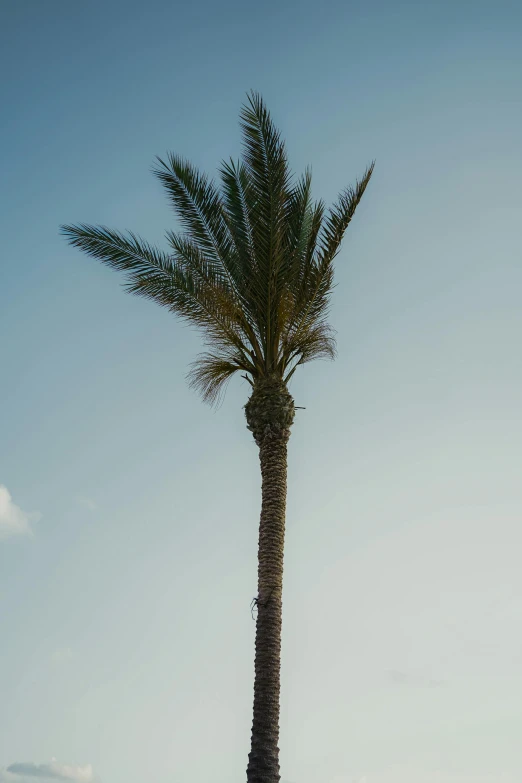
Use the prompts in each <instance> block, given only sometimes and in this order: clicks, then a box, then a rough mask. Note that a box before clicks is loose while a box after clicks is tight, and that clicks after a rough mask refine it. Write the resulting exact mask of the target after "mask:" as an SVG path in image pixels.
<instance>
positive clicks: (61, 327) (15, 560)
mask: <svg viewBox="0 0 522 783" xmlns="http://www.w3.org/2000/svg"><path fill="white" fill-rule="evenodd" d="M0 61H1V62H0V65H1V69H2V73H3V75H4V78H3V79H2V84H1V87H0V105H1V106H2V107H3V111H2V118H1V123H0V171H1V187H0V230H1V236H2V247H1V254H0V356H1V360H0V629H1V649H2V653H1V656H0V661H1V662H0V781H1V783H33V782H34V780H35V779H36V778H39V779H40V780H42V781H44V783H45V782H46V781H47V782H48V781H53V780H54V781H56V780H61V781H76V783H95V782H98V781H99V783H142V781H143V780H147V781H154V783H209V782H210V781H212V783H241V781H244V779H245V769H246V763H247V754H248V750H249V738H250V726H251V708H252V685H253V644H254V630H255V625H254V623H253V621H252V618H251V615H250V609H249V606H250V602H251V599H252V597H253V596H254V595H255V593H256V550H257V525H258V520H259V504H260V477H259V466H258V456H257V452H256V447H255V444H254V442H253V439H252V437H251V435H250V433H249V432H248V431H247V429H246V426H245V420H244V412H243V410H242V406H243V405H244V404H245V402H246V400H247V396H248V386H247V384H246V383H245V382H243V381H242V380H240V379H239V380H237V381H234V382H232V384H231V385H230V387H229V390H228V392H227V396H226V398H225V400H224V402H223V404H222V406H221V407H220V408H219V409H218V410H212V409H210V408H208V407H207V406H205V405H204V404H202V403H201V402H200V400H199V399H198V397H197V396H196V395H195V393H194V392H193V391H191V390H190V389H189V388H188V386H187V384H186V381H185V374H186V371H187V369H188V365H189V363H190V361H191V360H192V359H193V357H194V356H195V355H196V354H197V353H198V351H199V350H200V346H201V343H200V338H199V336H198V335H197V334H195V333H193V332H192V331H190V330H189V329H187V328H186V327H185V326H183V325H182V324H180V323H179V322H178V321H176V320H175V319H174V318H173V317H172V316H171V315H169V314H168V313H167V312H166V311H164V310H161V309H159V308H157V307H155V306H154V305H153V304H152V303H150V302H147V301H146V300H142V299H138V298H136V297H130V296H128V295H126V294H125V293H124V291H123V289H122V287H121V285H120V283H121V280H120V279H119V278H118V275H117V274H116V273H114V272H111V271H110V270H108V269H106V268H105V267H103V266H102V265H101V264H100V263H98V262H96V261H94V260H93V259H90V258H88V257H87V256H85V255H83V254H81V253H80V252H79V251H77V250H75V249H73V248H71V247H70V246H68V245H67V244H66V242H65V241H64V239H63V238H62V237H61V236H60V234H59V226H60V224H63V223H75V222H80V221H82V222H87V223H95V224H105V225H108V226H110V227H113V228H117V229H122V230H124V229H132V230H134V231H135V232H137V233H139V234H141V235H142V236H144V237H146V238H147V239H148V240H150V241H151V242H155V243H157V244H158V245H160V246H162V247H165V243H164V232H165V230H167V229H175V228H176V226H177V225H178V224H177V223H176V220H175V218H174V216H173V215H172V214H171V212H170V207H169V205H168V203H167V200H166V198H165V197H164V195H163V193H162V191H161V186H160V183H159V182H158V181H157V180H156V179H155V178H154V177H153V176H152V174H151V172H150V168H151V166H152V165H153V163H154V157H155V155H164V154H165V153H166V152H167V151H169V150H171V151H173V152H175V153H178V154H181V155H183V156H186V157H188V158H189V159H190V160H191V161H192V162H193V163H194V164H196V165H198V166H199V167H200V168H201V169H202V170H204V171H206V172H207V173H209V174H214V173H215V172H216V171H217V169H218V166H219V164H220V162H221V161H222V160H223V159H225V158H229V157H230V156H232V157H234V158H237V157H238V155H239V154H240V131H239V127H238V115H239V110H240V107H241V105H242V103H243V102H244V101H245V97H246V93H247V92H248V91H249V90H251V89H255V90H258V91H260V92H261V93H262V95H263V96H264V98H265V100H266V102H267V104H268V107H269V109H270V111H271V113H272V115H273V119H274V121H275V123H276V124H277V126H278V127H279V128H280V129H281V131H282V133H283V136H284V137H285V139H286V142H287V145H288V153H289V158H290V163H291V166H292V169H293V170H294V171H295V172H296V173H300V172H302V171H303V170H304V169H305V167H306V166H307V165H308V164H310V165H311V166H312V171H313V183H314V194H315V195H316V196H317V197H322V198H324V199H325V200H326V201H327V202H328V203H331V202H332V201H333V200H334V198H335V197H336V196H337V194H338V192H339V191H340V190H342V189H343V188H344V187H346V186H347V185H350V184H353V183H354V182H355V179H356V178H357V177H358V176H360V175H361V174H362V173H363V171H364V170H365V168H366V166H367V165H368V164H369V162H370V161H371V160H373V159H376V167H375V171H374V174H373V177H372V180H371V183H370V185H369V187H368V190H367V191H366V194H365V196H364V199H363V202H362V203H361V204H360V206H359V208H358V210H357V213H356V216H355V219H354V221H353V223H352V225H351V226H350V229H349V231H348V234H347V237H346V240H345V243H344V245H343V249H342V252H341V253H340V255H339V257H338V259H337V262H336V263H337V267H336V268H337V278H336V280H337V287H336V289H335V293H334V298H333V306H332V313H331V322H332V325H333V326H334V328H335V329H336V330H337V334H338V351H339V355H338V358H337V360H336V361H335V362H334V363H330V362H316V363H314V364H310V365H308V366H306V367H304V368H302V371H301V372H300V373H299V374H298V373H296V374H295V376H294V378H293V380H292V386H291V391H292V394H293V395H294V398H295V401H296V405H299V406H302V407H304V408H305V409H304V410H299V411H298V416H297V417H296V421H295V424H294V426H293V429H292V437H291V440H290V446H289V481H288V490H289V495H288V508H287V537H286V553H285V587H284V630H283V652H282V667H283V668H282V708H281V740H280V747H281V770H282V778H283V781H284V783H399V781H400V783H520V782H521V781H522V756H521V755H520V750H519V746H520V736H521V734H522V625H521V623H520V615H521V612H522V571H521V569H520V552H521V548H522V511H521V508H522V502H521V501H522V482H521V481H520V465H521V460H522V415H521V410H522V404H521V401H522V353H521V350H520V340H521V335H522V309H521V307H520V301H521V291H522V263H521V250H522V239H521V236H522V235H521V232H520V224H521V221H520V213H521V209H522V196H521V188H520V183H521V182H522V158H521V156H520V128H521V127H522V104H521V102H520V83H521V79H522V6H520V3H518V2H515V1H513V2H507V1H505V0H498V2H496V3H490V2H487V3H486V2H483V1H482V0H477V1H476V2H474V3H470V2H459V1H458V0H457V2H455V1H453V2H449V1H448V0H443V1H441V2H437V3H427V2H426V3H416V2H415V3H414V2H401V0H399V2H394V3H388V2H384V1H383V0H365V2H350V1H349V0H332V1H330V2H329V1H328V0H327V2H325V3H322V4H319V3H311V2H309V0H304V1H303V2H300V3H298V2H293V1H292V0H280V1H279V2H277V3H276V2H273V1H272V0H265V2H263V3H252V2H241V3H240V2H236V0H221V2H219V3H211V2H208V0H206V1H205V2H195V3H179V2H166V0H148V2H147V3H136V2H134V1H133V0H128V1H127V2H125V3H124V2H115V1H114V0H105V1H104V2H101V0H91V1H90V2H88V3H75V2H73V3H71V2H65V1H62V0H46V2H41V0H3V2H2V3H0Z"/></svg>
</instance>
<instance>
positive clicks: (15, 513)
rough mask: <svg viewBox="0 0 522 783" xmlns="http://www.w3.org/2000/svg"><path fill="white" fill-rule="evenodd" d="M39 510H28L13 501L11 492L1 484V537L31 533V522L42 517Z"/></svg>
mask: <svg viewBox="0 0 522 783" xmlns="http://www.w3.org/2000/svg"><path fill="white" fill-rule="evenodd" d="M41 516H42V515H41V514H40V512H38V511H33V512H26V511H22V509H21V508H20V507H19V506H17V505H16V503H14V502H13V498H12V497H11V493H10V492H9V490H8V489H7V487H6V486H4V484H0V539H5V538H10V537H11V536H19V535H31V534H32V529H31V523H32V522H38V521H39V520H40V519H41Z"/></svg>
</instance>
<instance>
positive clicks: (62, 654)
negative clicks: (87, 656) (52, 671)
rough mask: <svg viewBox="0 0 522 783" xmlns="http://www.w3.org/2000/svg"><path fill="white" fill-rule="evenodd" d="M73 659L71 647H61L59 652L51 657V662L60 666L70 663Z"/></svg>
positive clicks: (56, 651)
mask: <svg viewBox="0 0 522 783" xmlns="http://www.w3.org/2000/svg"><path fill="white" fill-rule="evenodd" d="M72 657H73V654H72V650H71V648H70V647H59V648H58V649H57V650H55V651H54V652H53V654H52V655H51V661H52V662H53V663H54V664H56V665H57V666H60V665H61V664H64V663H67V661H70V660H71V658H72Z"/></svg>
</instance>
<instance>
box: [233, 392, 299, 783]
mask: <svg viewBox="0 0 522 783" xmlns="http://www.w3.org/2000/svg"><path fill="white" fill-rule="evenodd" d="M245 410H246V416H247V423H248V428H249V429H250V430H251V431H252V433H253V435H254V438H255V440H256V443H257V444H258V446H259V457H260V462H261V476H262V501H261V519H260V524H259V549H258V593H257V623H256V644H255V679H254V714H253V721H252V742H251V750H250V754H249V757H248V758H249V760H248V767H247V783H279V780H280V775H279V747H278V743H279V695H280V669H281V620H282V589H283V552H284V539H285V509H286V473H287V443H288V438H289V435H290V427H291V425H292V422H293V419H294V401H293V399H292V397H291V396H290V394H289V392H288V390H287V389H286V387H285V386H284V384H283V383H282V382H281V380H279V379H277V378H271V379H264V380H263V381H259V382H258V383H256V386H255V388H254V390H253V392H252V396H251V397H250V400H249V401H248V403H247V405H246V408H245Z"/></svg>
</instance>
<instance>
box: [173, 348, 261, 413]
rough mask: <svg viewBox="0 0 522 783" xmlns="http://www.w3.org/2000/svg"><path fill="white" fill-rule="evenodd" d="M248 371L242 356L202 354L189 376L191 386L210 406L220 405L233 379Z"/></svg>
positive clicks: (193, 364) (194, 363)
mask: <svg viewBox="0 0 522 783" xmlns="http://www.w3.org/2000/svg"><path fill="white" fill-rule="evenodd" d="M242 369H243V370H246V369H247V368H246V367H244V366H243V364H242V360H241V357H240V356H237V357H236V356H234V355H233V354H228V355H227V354H225V355H223V353H219V354H218V353H204V354H200V356H198V357H197V358H196V360H195V361H194V362H192V365H191V369H190V371H189V373H188V374H187V379H188V382H189V386H190V387H191V388H193V389H195V390H196V391H197V392H199V394H200V395H201V397H202V398H203V400H204V401H205V402H208V403H209V404H210V405H216V404H218V403H219V401H220V399H221V397H222V395H223V394H224V391H225V388H226V386H227V384H228V382H229V380H230V379H231V377H232V376H233V375H234V374H235V373H236V372H239V371H240V370H242Z"/></svg>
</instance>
